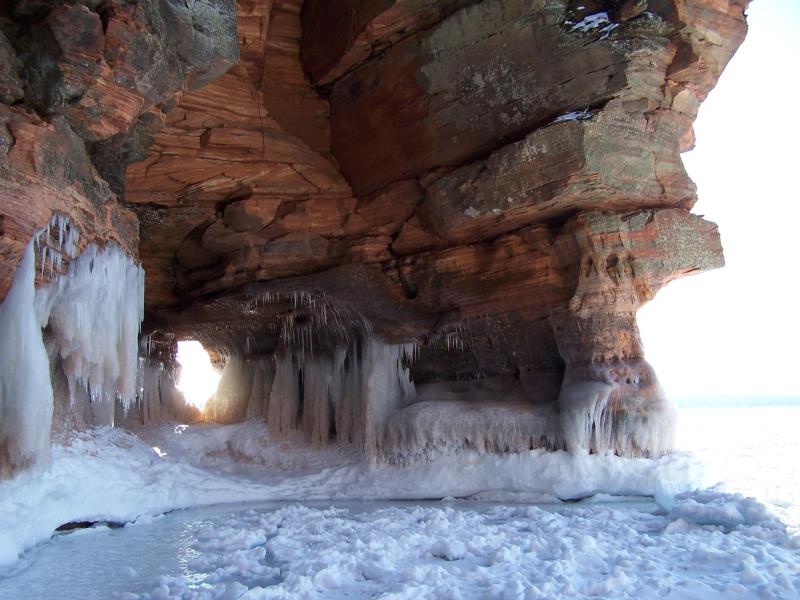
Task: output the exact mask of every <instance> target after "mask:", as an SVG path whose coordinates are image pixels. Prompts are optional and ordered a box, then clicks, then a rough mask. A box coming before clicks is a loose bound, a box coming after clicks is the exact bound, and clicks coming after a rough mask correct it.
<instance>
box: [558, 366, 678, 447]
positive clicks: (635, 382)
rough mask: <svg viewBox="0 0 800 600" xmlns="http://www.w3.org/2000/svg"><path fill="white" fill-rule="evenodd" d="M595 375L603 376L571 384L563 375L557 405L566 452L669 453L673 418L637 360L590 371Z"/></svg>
mask: <svg viewBox="0 0 800 600" xmlns="http://www.w3.org/2000/svg"><path fill="white" fill-rule="evenodd" d="M593 371H595V372H600V373H601V374H602V377H596V379H602V380H601V381H597V380H592V379H595V378H592V379H586V378H580V377H577V378H575V379H577V381H573V374H572V373H571V372H570V371H569V370H568V372H567V373H566V374H565V378H564V384H563V386H562V388H561V394H560V396H559V405H560V410H561V429H562V431H563V434H564V440H565V443H566V447H567V449H568V450H569V451H570V452H572V453H575V454H586V453H588V452H596V453H600V454H606V453H618V454H623V455H626V456H640V455H646V456H661V455H662V454H665V453H666V452H668V451H670V450H672V448H673V446H674V437H675V421H676V414H677V413H676V410H675V407H674V405H673V404H672V403H671V402H670V401H669V400H667V398H666V396H665V395H664V392H663V390H662V389H661V386H660V385H659V384H658V381H657V379H656V378H655V375H654V374H653V372H652V368H651V367H650V366H649V365H648V364H647V363H646V362H645V361H643V360H641V361H638V363H637V364H634V365H622V364H618V365H603V366H594V367H593ZM620 374H621V376H620ZM622 399H624V401H623V400H622Z"/></svg>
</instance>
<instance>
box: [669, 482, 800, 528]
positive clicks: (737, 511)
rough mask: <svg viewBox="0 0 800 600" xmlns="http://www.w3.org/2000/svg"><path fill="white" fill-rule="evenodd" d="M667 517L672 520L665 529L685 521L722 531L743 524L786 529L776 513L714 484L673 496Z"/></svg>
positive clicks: (678, 526)
mask: <svg viewBox="0 0 800 600" xmlns="http://www.w3.org/2000/svg"><path fill="white" fill-rule="evenodd" d="M669 519H670V521H672V522H673V523H671V524H670V526H668V531H669V530H680V529H683V528H685V527H686V525H687V524H691V525H699V526H712V527H721V528H722V529H724V530H725V531H731V530H734V529H736V528H737V527H743V526H754V527H763V528H765V529H770V530H777V531H785V529H786V528H785V526H784V525H783V524H782V523H781V522H780V520H779V519H778V517H776V516H775V515H774V514H772V513H771V512H770V511H769V509H768V508H767V507H766V506H765V505H763V504H761V503H760V502H759V501H758V500H756V499H755V498H747V497H745V496H742V495H741V494H729V493H726V492H722V491H719V490H717V489H714V488H712V489H706V490H698V491H693V492H685V493H683V494H678V495H677V496H675V499H674V505H673V507H672V510H670V512H669Z"/></svg>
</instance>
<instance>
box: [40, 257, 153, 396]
mask: <svg viewBox="0 0 800 600" xmlns="http://www.w3.org/2000/svg"><path fill="white" fill-rule="evenodd" d="M143 299H144V270H143V269H142V268H141V267H140V266H139V265H137V264H136V263H134V262H133V261H132V260H131V259H130V258H129V257H128V256H127V255H126V254H125V253H124V252H123V251H122V250H121V249H120V248H119V247H118V246H116V245H113V244H108V245H107V246H105V247H104V248H98V247H97V246H96V245H94V244H90V245H89V246H88V247H87V248H86V249H85V250H84V251H83V253H82V254H81V255H80V256H79V257H78V258H77V259H75V260H73V261H72V263H71V264H70V266H69V269H68V271H67V273H66V275H63V276H60V277H56V278H54V279H53V281H51V282H50V284H49V285H47V286H45V287H43V288H40V289H39V290H37V291H36V312H37V315H38V318H39V324H40V326H41V327H43V328H44V327H47V333H48V336H49V343H50V345H51V346H52V347H53V348H54V350H55V352H57V353H58V355H59V356H60V357H61V359H62V364H63V369H64V373H65V375H66V376H67V380H68V382H69V385H70V394H71V395H72V397H76V396H77V395H78V394H79V393H83V392H84V391H85V392H86V393H88V395H89V398H90V400H91V401H92V402H106V403H113V402H114V400H115V398H117V397H119V398H120V400H121V401H122V404H123V406H125V407H127V406H128V405H130V403H131V402H132V401H133V399H134V398H135V396H136V371H137V355H138V351H137V348H138V336H139V326H140V324H141V322H142V318H143V317H144V303H143Z"/></svg>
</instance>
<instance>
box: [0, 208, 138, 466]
mask: <svg viewBox="0 0 800 600" xmlns="http://www.w3.org/2000/svg"><path fill="white" fill-rule="evenodd" d="M79 237H80V236H79V233H78V230H77V228H75V227H74V226H73V225H72V224H71V223H70V222H69V220H68V219H67V218H66V217H63V216H61V215H56V216H55V217H53V219H52V220H51V221H50V223H49V224H48V225H47V227H46V228H44V229H43V230H42V231H40V232H38V233H37V234H36V235H35V236H34V238H33V239H32V240H31V241H30V243H29V244H28V247H27V248H26V250H25V254H24V257H23V260H22V264H21V265H20V267H19V269H18V270H17V273H16V275H15V278H14V283H13V285H12V288H11V290H10V291H9V294H8V296H7V297H6V299H5V300H4V302H3V304H2V305H0V351H1V352H2V356H3V362H2V367H0V456H2V458H0V463H2V465H0V470H2V474H3V475H6V476H7V475H9V474H11V473H14V472H18V471H19V470H21V469H24V468H27V467H28V466H30V465H32V464H34V463H45V462H47V459H48V456H49V439H50V428H51V423H52V419H53V406H54V404H53V384H52V380H51V363H52V368H60V369H62V370H63V374H64V376H65V377H66V379H67V382H68V387H69V393H70V399H71V400H74V399H76V398H79V399H81V400H84V399H85V398H86V397H87V396H88V399H89V400H90V401H91V402H103V403H106V404H105V405H106V406H108V407H110V409H109V410H110V414H113V407H114V401H115V400H116V399H120V400H121V401H122V403H123V404H124V405H128V404H129V403H130V402H131V400H132V399H133V398H134V397H135V395H136V372H137V346H138V339H137V338H138V334H139V325H140V323H141V321H142V318H143V316H144V309H143V300H144V271H143V270H142V268H141V267H139V266H138V265H136V264H135V263H133V261H132V260H131V259H130V258H128V257H127V256H126V255H125V253H124V252H123V251H122V250H121V249H120V248H119V247H117V246H115V245H111V244H109V245H108V246H106V247H105V248H103V249H99V248H98V247H97V246H95V245H93V244H92V245H89V246H88V247H87V248H86V250H85V251H84V252H83V253H82V254H81V255H80V256H78V257H77V258H76V254H77V251H78V243H79ZM37 255H38V256H39V259H40V269H39V271H40V275H42V276H43V275H45V274H47V275H48V276H49V277H50V279H51V281H50V283H49V284H48V285H46V286H44V287H42V288H40V289H38V290H37V289H36V287H35V282H36V256H37ZM65 267H66V272H64V270H65ZM43 329H44V330H45V332H44V334H43V331H42V330H43ZM45 342H46V344H45Z"/></svg>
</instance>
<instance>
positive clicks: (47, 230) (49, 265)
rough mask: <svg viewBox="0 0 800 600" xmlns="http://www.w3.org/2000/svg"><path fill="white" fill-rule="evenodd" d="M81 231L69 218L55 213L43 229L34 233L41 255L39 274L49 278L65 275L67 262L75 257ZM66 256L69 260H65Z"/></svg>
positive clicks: (39, 254)
mask: <svg viewBox="0 0 800 600" xmlns="http://www.w3.org/2000/svg"><path fill="white" fill-rule="evenodd" d="M80 237H81V233H80V231H79V230H78V228H77V227H75V226H74V225H72V223H71V222H70V220H69V218H68V217H66V216H64V215H60V214H55V215H53V217H52V218H51V219H50V221H49V222H48V223H47V225H46V226H45V227H44V229H42V230H41V231H38V232H37V233H36V235H34V237H33V239H34V245H35V246H36V254H37V255H38V256H39V274H40V276H42V277H44V276H45V274H46V275H47V277H48V279H52V278H53V277H54V276H55V275H64V267H65V266H66V265H65V263H66V262H68V260H70V259H73V258H75V256H76V255H77V253H78V244H79V242H80ZM65 257H66V259H67V261H65Z"/></svg>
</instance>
